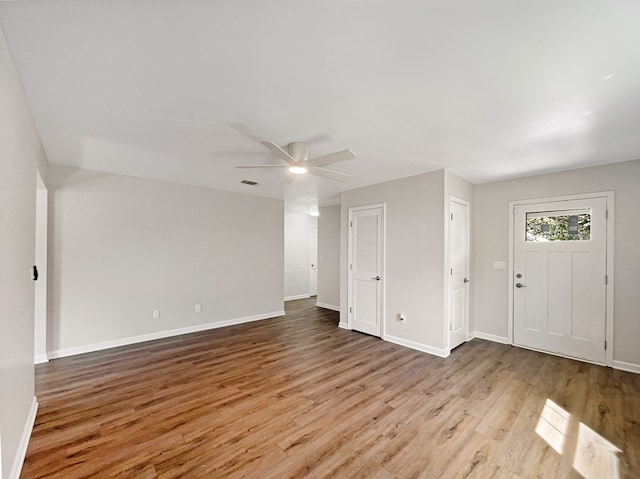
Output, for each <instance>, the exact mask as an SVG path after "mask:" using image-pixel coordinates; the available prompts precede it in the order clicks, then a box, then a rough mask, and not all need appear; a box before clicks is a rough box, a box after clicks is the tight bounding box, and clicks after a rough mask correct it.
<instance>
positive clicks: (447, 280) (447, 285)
mask: <svg viewBox="0 0 640 479" xmlns="http://www.w3.org/2000/svg"><path fill="white" fill-rule="evenodd" d="M452 202H455V203H459V204H461V205H464V206H466V207H467V276H468V277H470V276H471V202H470V201H467V200H463V199H462V198H459V197H457V196H453V195H449V202H448V203H447V208H446V213H445V241H444V247H445V258H447V261H446V263H445V267H444V278H445V291H444V297H445V302H444V309H445V311H444V313H445V314H444V318H445V327H444V329H445V336H446V338H445V344H446V345H447V346H446V349H447V350H448V351H449V353H451V331H450V330H449V324H450V320H451V311H450V309H451V308H450V305H451V275H450V274H449V269H450V268H451V248H449V241H450V239H451V220H450V215H451V203H452ZM469 280H471V278H469ZM468 284H469V286H468V291H467V300H466V303H467V304H466V306H465V307H466V309H467V311H466V317H467V318H466V324H465V334H466V338H467V339H466V341H469V339H470V338H471V336H470V331H469V320H470V317H469V316H470V311H469V300H470V299H471V284H470V283H468Z"/></svg>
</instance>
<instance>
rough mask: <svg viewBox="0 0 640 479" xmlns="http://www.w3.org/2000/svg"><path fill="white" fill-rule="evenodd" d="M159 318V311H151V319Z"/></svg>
mask: <svg viewBox="0 0 640 479" xmlns="http://www.w3.org/2000/svg"><path fill="white" fill-rule="evenodd" d="M159 317H160V310H159V309H154V310H153V319H158V318H159Z"/></svg>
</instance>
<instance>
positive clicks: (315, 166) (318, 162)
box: [236, 141, 356, 181]
mask: <svg viewBox="0 0 640 479" xmlns="http://www.w3.org/2000/svg"><path fill="white" fill-rule="evenodd" d="M260 143H262V144H263V145H264V146H265V147H267V148H269V149H270V150H271V151H272V152H273V153H275V154H276V156H278V158H281V159H283V160H284V161H286V162H287V164H286V165H242V166H236V168H289V172H290V173H293V174H294V175H304V174H305V173H310V174H312V175H317V176H322V177H323V178H329V179H331V180H336V181H346V180H348V179H349V178H351V175H347V174H346V173H341V172H339V171H334V170H329V169H327V168H321V167H323V166H327V165H331V164H333V163H337V162H338V161H345V160H352V159H354V158H355V157H356V155H355V153H354V152H353V151H351V150H342V151H336V152H335V153H330V154H328V155H323V156H319V157H317V158H311V159H309V145H307V144H306V143H302V142H299V141H298V142H293V143H289V144H288V145H287V151H285V150H283V149H282V148H280V147H279V146H278V145H276V144H275V143H274V142H273V141H261V142H260Z"/></svg>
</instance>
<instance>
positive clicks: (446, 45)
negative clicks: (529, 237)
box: [0, 0, 640, 210]
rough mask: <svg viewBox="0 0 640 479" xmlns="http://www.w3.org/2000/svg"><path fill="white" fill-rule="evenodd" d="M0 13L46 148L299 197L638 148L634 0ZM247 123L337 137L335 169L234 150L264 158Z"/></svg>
mask: <svg viewBox="0 0 640 479" xmlns="http://www.w3.org/2000/svg"><path fill="white" fill-rule="evenodd" d="M0 24H1V25H2V28H3V30H4V32H5V35H6V37H7V40H8V42H9V45H10V47H11V49H12V52H13V54H14V57H15V61H16V64H17V66H18V70H19V73H20V75H21V78H22V81H23V84H24V87H25V90H26V92H27V96H28V99H29V102H30V105H31V109H32V111H33V115H34V117H35V121H36V124H37V126H38V129H39V131H40V134H41V136H42V140H43V143H44V147H45V149H46V152H47V155H48V157H49V160H50V161H51V162H52V163H55V164H63V165H72V166H78V167H82V168H88V169H94V170H100V171H106V172H113V173H121V174H128V175H134V176H141V177H148V178H155V179H159V180H166V181H172V182H177V183H185V184H191V185H198V186H204V187H210V188H216V189H222V190H228V191H237V192H244V193H249V194H256V195H261V196H268V197H275V198H284V199H285V203H286V205H287V209H290V210H294V209H300V210H304V209H306V208H308V207H310V206H312V205H315V204H321V205H324V204H331V203H336V202H337V201H338V196H337V193H339V192H340V191H343V190H347V189H352V188H355V187H360V186H365V185H369V184H373V183H379V182H382V181H386V180H389V179H395V178H400V177H405V176H410V175H414V174H419V173H423V172H427V171H432V170H435V169H440V168H448V169H450V170H451V171H452V172H454V173H456V174H458V175H460V176H462V177H464V178H466V179H468V180H470V181H472V182H475V183H480V182H487V181H492V180H496V179H504V178H512V177H517V176H525V175H531V174H537V173H543V172H549V171H557V170H563V169H570V168H577V167H581V166H587V165H595V164H604V163H610V162H618V161H626V160H633V159H638V158H640V2H638V1H637V0H571V1H564V0H520V1H513V0H500V1H499V0H414V1H409V0H340V1H338V0H306V1H304V0H110V1H106V0H42V1H31V0H24V1H15V2H0ZM261 139H270V140H273V141H275V142H276V143H278V144H281V145H284V144H286V143H289V142H291V141H306V140H308V141H309V142H310V144H311V157H313V156H319V155H322V154H326V153H330V152H332V151H336V150H341V149H344V148H350V149H352V150H353V151H354V152H355V153H356V154H357V155H358V159H356V160H350V161H347V162H343V163H338V164H336V165H333V166H334V167H335V169H336V170H339V171H342V172H345V173H349V174H351V175H353V178H352V179H351V180H349V181H347V182H344V183H340V182H335V181H331V180H327V179H324V178H317V177H306V176H305V177H299V178H297V179H296V181H294V182H293V183H291V184H283V180H284V178H285V176H286V175H287V173H286V170H285V169H269V170H244V169H235V168H234V166H235V165H241V164H262V163H264V164H276V163H279V162H280V161H281V160H278V159H277V158H275V156H274V155H273V154H271V153H270V152H269V151H268V150H266V149H265V148H264V147H263V146H261V145H260V144H259V140H261ZM243 179H252V180H255V181H258V182H259V183H260V185H259V186H257V187H248V186H244V185H241V184H240V181H241V180H243Z"/></svg>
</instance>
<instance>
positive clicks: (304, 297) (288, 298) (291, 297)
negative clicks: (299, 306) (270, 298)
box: [284, 294, 311, 301]
mask: <svg viewBox="0 0 640 479" xmlns="http://www.w3.org/2000/svg"><path fill="white" fill-rule="evenodd" d="M310 297H311V295H310V294H298V295H296V296H285V297H284V300H285V301H293V300H294V299H307V298H310Z"/></svg>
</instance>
